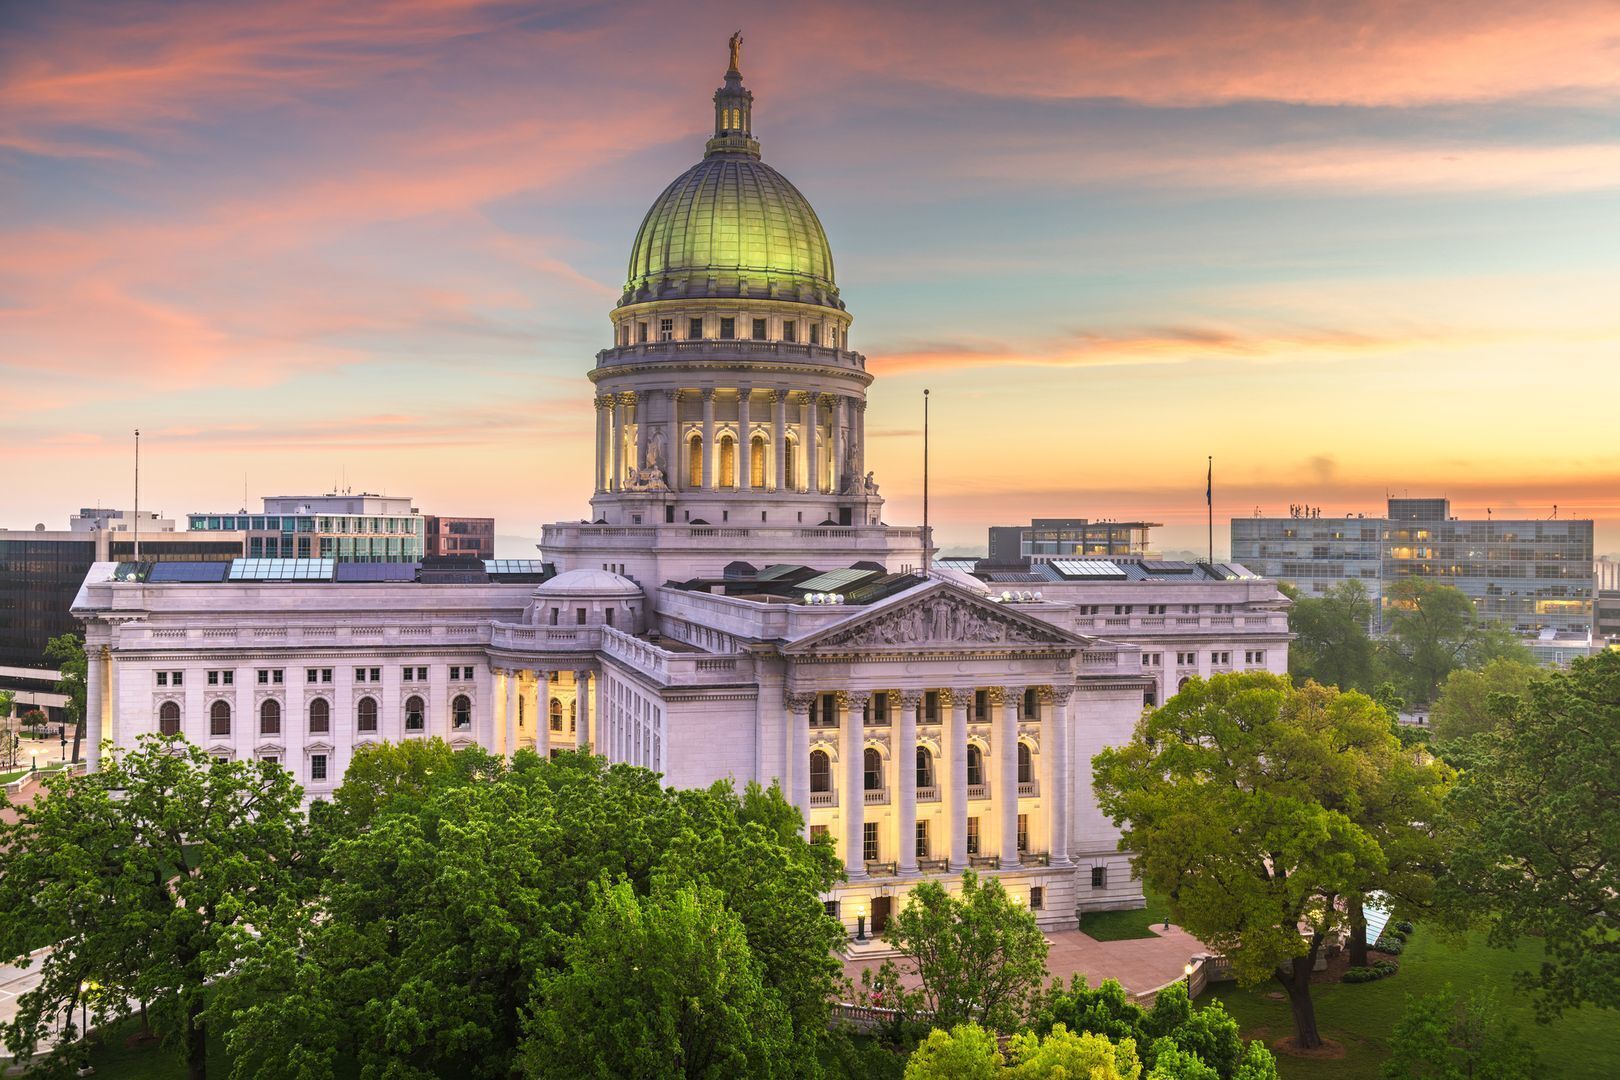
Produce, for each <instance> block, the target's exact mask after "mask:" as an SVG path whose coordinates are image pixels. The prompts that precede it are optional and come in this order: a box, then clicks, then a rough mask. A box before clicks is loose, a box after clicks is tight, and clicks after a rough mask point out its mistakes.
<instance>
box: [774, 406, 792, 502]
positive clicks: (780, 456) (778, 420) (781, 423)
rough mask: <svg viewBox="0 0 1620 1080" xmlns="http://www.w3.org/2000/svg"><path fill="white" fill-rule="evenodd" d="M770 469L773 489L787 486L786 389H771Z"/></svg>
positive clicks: (778, 489) (783, 488)
mask: <svg viewBox="0 0 1620 1080" xmlns="http://www.w3.org/2000/svg"><path fill="white" fill-rule="evenodd" d="M771 426H772V431H771V466H772V469H771V471H772V472H773V473H775V475H776V485H775V487H774V489H773V490H775V491H783V490H785V489H786V488H787V455H788V440H787V391H786V390H772V391H771Z"/></svg>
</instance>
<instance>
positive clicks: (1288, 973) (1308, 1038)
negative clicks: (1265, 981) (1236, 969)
mask: <svg viewBox="0 0 1620 1080" xmlns="http://www.w3.org/2000/svg"><path fill="white" fill-rule="evenodd" d="M1315 964H1316V946H1315V945H1312V946H1311V951H1310V952H1309V953H1306V954H1305V955H1304V956H1296V957H1294V959H1293V960H1291V961H1289V964H1288V966H1287V967H1282V968H1278V969H1277V981H1278V982H1280V983H1282V985H1283V989H1284V990H1286V991H1288V1007H1289V1009H1291V1010H1292V1011H1293V1014H1294V1045H1295V1046H1296V1047H1298V1048H1299V1049H1301V1050H1314V1049H1316V1048H1317V1047H1318V1046H1321V1045H1322V1036H1321V1033H1320V1032H1318V1031H1317V1030H1316V1005H1315V1003H1314V1002H1312V1001H1311V968H1312V967H1314V966H1315Z"/></svg>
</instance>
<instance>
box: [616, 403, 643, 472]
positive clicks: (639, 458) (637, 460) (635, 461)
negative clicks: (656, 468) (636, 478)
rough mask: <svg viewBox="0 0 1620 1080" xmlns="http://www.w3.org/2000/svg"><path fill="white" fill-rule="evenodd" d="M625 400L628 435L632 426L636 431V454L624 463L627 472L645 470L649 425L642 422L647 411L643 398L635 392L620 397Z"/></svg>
mask: <svg viewBox="0 0 1620 1080" xmlns="http://www.w3.org/2000/svg"><path fill="white" fill-rule="evenodd" d="M619 396H620V397H621V398H622V399H623V400H624V425H625V428H626V433H628V429H629V428H630V427H632V426H634V427H635V429H636V439H635V453H634V454H630V455H627V457H628V458H629V460H627V461H626V462H625V463H624V466H625V469H626V470H627V471H630V470H635V469H640V468H643V467H644V466H645V465H646V464H647V425H646V424H643V423H642V422H641V420H642V415H641V414H642V413H643V412H645V411H646V409H645V407H644V404H643V401H642V397H641V395H640V394H637V393H636V392H635V391H633V390H631V391H626V392H625V393H623V394H620V395H619Z"/></svg>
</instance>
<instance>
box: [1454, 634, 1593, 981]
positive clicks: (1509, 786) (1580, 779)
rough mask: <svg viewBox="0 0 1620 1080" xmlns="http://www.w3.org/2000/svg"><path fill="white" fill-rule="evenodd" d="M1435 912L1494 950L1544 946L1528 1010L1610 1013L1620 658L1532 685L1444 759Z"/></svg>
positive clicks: (1577, 666) (1587, 663)
mask: <svg viewBox="0 0 1620 1080" xmlns="http://www.w3.org/2000/svg"><path fill="white" fill-rule="evenodd" d="M1449 753H1450V756H1451V757H1452V758H1453V759H1454V760H1455V761H1456V762H1457V764H1458V765H1459V767H1460V769H1461V775H1460V777H1459V779H1458V781H1457V785H1456V787H1455V788H1454V789H1453V790H1452V792H1451V793H1450V795H1449V796H1448V798H1447V799H1446V803H1445V812H1444V816H1443V828H1442V837H1443V839H1444V841H1445V843H1446V845H1447V847H1448V850H1449V853H1450V859H1451V873H1450V874H1449V875H1447V876H1446V878H1445V879H1444V880H1443V882H1442V888H1443V896H1444V898H1445V900H1446V904H1445V907H1446V908H1447V910H1448V911H1450V912H1451V913H1452V916H1453V918H1455V919H1456V920H1457V921H1467V920H1472V919H1476V918H1477V919H1483V920H1484V922H1485V923H1486V924H1487V926H1488V927H1489V929H1490V940H1491V941H1492V943H1494V944H1497V945H1507V944H1510V943H1511V942H1513V941H1514V940H1516V939H1517V938H1519V937H1521V936H1524V935H1534V936H1538V937H1540V938H1542V940H1543V942H1544V944H1545V947H1546V955H1545V959H1544V960H1543V962H1542V964H1541V967H1540V969H1539V970H1538V971H1535V972H1527V973H1524V974H1523V975H1521V976H1520V981H1521V982H1522V984H1523V985H1525V986H1528V987H1531V988H1533V989H1534V990H1536V991H1537V992H1538V1007H1539V1008H1540V1009H1541V1010H1542V1011H1543V1012H1549V1013H1550V1012H1556V1011H1558V1010H1560V1009H1563V1008H1566V1007H1572V1006H1576V1005H1579V1004H1581V1003H1583V1002H1590V1003H1593V1004H1596V1005H1600V1006H1604V1007H1608V1008H1617V1007H1620V812H1617V811H1616V807H1620V652H1614V651H1605V652H1602V653H1599V654H1598V655H1596V656H1592V657H1588V658H1583V659H1577V660H1575V661H1574V662H1573V664H1572V665H1571V667H1570V670H1569V671H1568V672H1555V673H1551V674H1548V675H1546V676H1544V677H1540V678H1537V679H1535V680H1533V681H1532V682H1531V684H1530V688H1529V692H1528V697H1527V698H1525V699H1521V700H1519V701H1518V702H1517V703H1516V704H1514V705H1513V707H1512V709H1511V711H1509V712H1508V713H1507V714H1506V717H1505V722H1504V723H1501V724H1499V725H1497V726H1496V727H1493V728H1491V729H1490V730H1488V731H1484V732H1481V733H1479V734H1477V735H1474V736H1472V737H1470V738H1467V739H1463V740H1461V741H1460V742H1459V743H1458V744H1456V745H1455V746H1454V747H1453V748H1452V749H1451V750H1450V751H1449Z"/></svg>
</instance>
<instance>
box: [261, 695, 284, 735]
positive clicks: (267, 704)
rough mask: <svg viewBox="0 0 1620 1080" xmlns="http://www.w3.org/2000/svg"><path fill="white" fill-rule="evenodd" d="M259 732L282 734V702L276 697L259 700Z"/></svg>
mask: <svg viewBox="0 0 1620 1080" xmlns="http://www.w3.org/2000/svg"><path fill="white" fill-rule="evenodd" d="M259 734H260V735H280V734H281V702H279V701H277V700H276V699H275V698H265V699H264V700H263V701H261V702H259Z"/></svg>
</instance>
